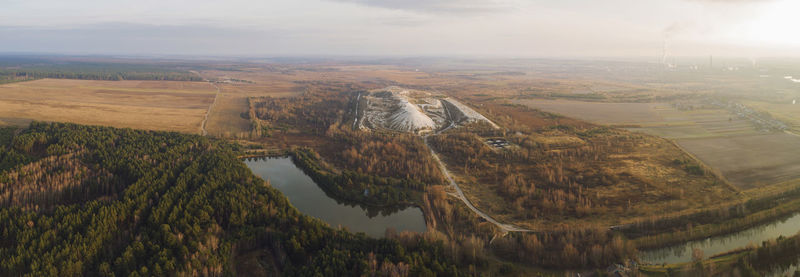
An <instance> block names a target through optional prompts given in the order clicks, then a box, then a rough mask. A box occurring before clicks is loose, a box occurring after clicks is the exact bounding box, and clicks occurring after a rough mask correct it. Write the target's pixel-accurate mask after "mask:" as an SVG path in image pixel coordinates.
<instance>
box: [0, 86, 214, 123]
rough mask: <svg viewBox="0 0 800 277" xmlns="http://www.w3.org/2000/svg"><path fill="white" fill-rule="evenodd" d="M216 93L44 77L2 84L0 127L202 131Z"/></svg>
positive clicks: (192, 88)
mask: <svg viewBox="0 0 800 277" xmlns="http://www.w3.org/2000/svg"><path fill="white" fill-rule="evenodd" d="M215 93H216V90H215V89H214V87H213V86H211V85H210V84H208V83H203V82H174V81H92V80H62V79H42V80H36V81H29V82H21V83H12V84H5V85H0V124H13V125H21V124H25V123H27V122H29V121H30V120H38V121H57V122H72V123H80V124H89V125H107V126H114V127H129V128H136V129H146V130H166V131H178V132H185V133H200V125H201V122H202V120H203V116H204V114H205V112H206V110H207V109H208V106H209V104H211V102H212V101H213V100H214V94H215Z"/></svg>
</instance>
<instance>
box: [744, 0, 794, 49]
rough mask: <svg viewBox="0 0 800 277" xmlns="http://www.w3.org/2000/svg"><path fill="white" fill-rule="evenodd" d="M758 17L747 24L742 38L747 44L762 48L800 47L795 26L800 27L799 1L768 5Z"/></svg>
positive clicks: (792, 0) (784, 0)
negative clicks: (761, 46)
mask: <svg viewBox="0 0 800 277" xmlns="http://www.w3.org/2000/svg"><path fill="white" fill-rule="evenodd" d="M766 5H767V6H765V7H764V8H763V10H762V11H761V12H760V13H759V16H758V17H757V18H755V19H754V20H752V21H751V22H750V23H747V24H746V25H745V26H744V28H743V30H742V33H741V35H742V37H744V38H746V39H747V41H748V42H749V43H754V44H758V45H763V46H778V47H786V46H795V45H800V36H798V35H797V26H800V15H799V14H798V11H800V1H796V0H783V1H777V2H774V3H768V4H766Z"/></svg>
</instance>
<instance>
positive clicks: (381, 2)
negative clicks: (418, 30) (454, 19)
mask: <svg viewBox="0 0 800 277" xmlns="http://www.w3.org/2000/svg"><path fill="white" fill-rule="evenodd" d="M331 1H335V2H342V3H353V4H358V5H363V6H368V7H377V8H384V9H391V10H402V11H410V12H421V13H435V14H441V13H447V14H484V13H494V12H499V11H504V10H508V9H509V8H510V7H509V5H507V4H505V3H501V2H499V1H496V0H331Z"/></svg>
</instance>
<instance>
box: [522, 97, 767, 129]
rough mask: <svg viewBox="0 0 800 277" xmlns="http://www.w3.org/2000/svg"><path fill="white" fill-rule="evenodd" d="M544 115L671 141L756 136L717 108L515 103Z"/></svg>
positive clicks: (749, 126) (746, 123) (742, 121)
mask: <svg viewBox="0 0 800 277" xmlns="http://www.w3.org/2000/svg"><path fill="white" fill-rule="evenodd" d="M518 102H519V103H521V104H524V105H527V106H529V107H532V108H536V109H540V110H543V111H547V112H551V113H556V114H561V115H564V116H568V117H574V118H578V119H582V120H586V121H589V122H593V123H597V124H606V125H617V126H621V127H626V129H628V130H631V131H638V132H644V133H647V134H651V135H656V136H660V137H664V138H670V139H685V138H704V137H719V136H741V135H754V134H758V132H757V131H756V129H755V128H754V127H753V124H751V123H750V122H749V121H748V120H746V119H742V118H738V117H736V116H734V115H733V114H731V113H730V112H729V111H727V110H724V109H718V108H699V109H693V110H678V109H676V108H674V107H672V105H670V104H668V103H603V102H585V101H572V100H545V99H542V100H518Z"/></svg>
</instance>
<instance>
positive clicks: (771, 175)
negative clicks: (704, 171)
mask: <svg viewBox="0 0 800 277" xmlns="http://www.w3.org/2000/svg"><path fill="white" fill-rule="evenodd" d="M678 143H679V144H680V145H681V146H682V147H684V148H686V149H687V150H688V151H690V152H691V153H693V154H694V155H696V156H697V157H698V158H699V159H701V160H702V161H703V162H704V163H706V164H708V165H709V166H711V167H713V168H716V169H718V170H720V171H721V172H722V173H723V174H724V175H725V176H726V178H727V179H728V180H729V181H730V182H731V183H732V184H734V185H736V186H738V187H740V188H742V189H752V188H760V187H763V186H765V185H771V184H775V183H779V182H783V181H789V180H793V179H797V178H800V138H798V137H796V136H792V135H788V134H783V133H774V134H763V135H752V136H735V137H718V138H702V139H683V140H678Z"/></svg>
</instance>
